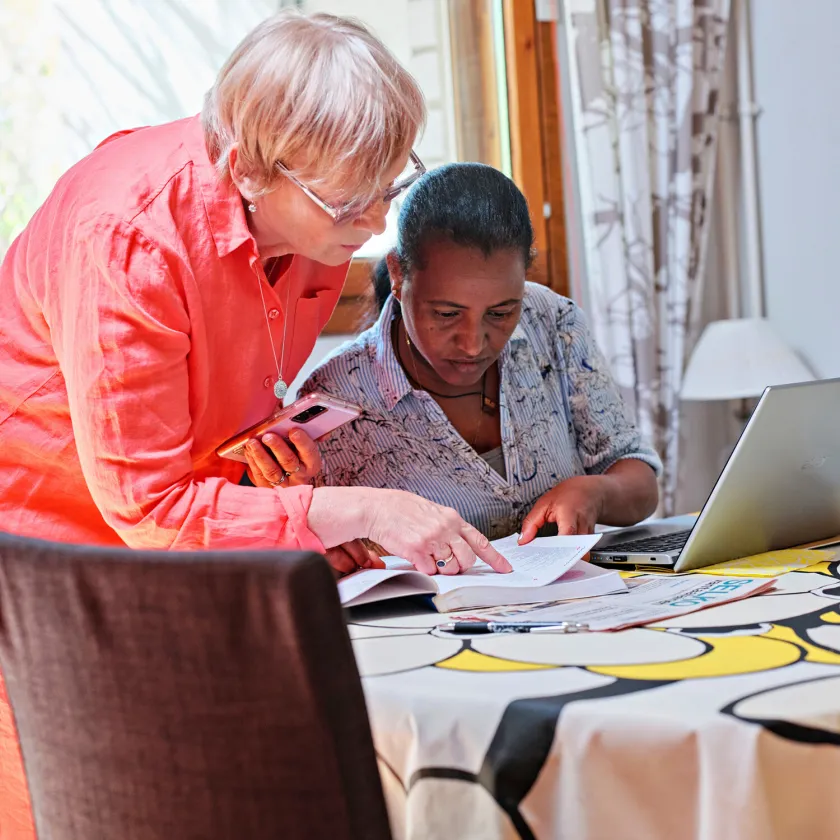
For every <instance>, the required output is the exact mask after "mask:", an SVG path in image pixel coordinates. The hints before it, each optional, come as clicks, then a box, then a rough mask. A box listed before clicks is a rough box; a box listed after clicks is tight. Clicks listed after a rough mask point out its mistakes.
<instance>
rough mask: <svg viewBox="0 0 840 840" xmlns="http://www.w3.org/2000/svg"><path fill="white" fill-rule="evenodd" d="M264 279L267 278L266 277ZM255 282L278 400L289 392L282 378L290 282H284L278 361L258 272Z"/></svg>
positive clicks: (277, 265)
mask: <svg viewBox="0 0 840 840" xmlns="http://www.w3.org/2000/svg"><path fill="white" fill-rule="evenodd" d="M276 259H277V260H278V262H277V263H276V265H274V266H272V268H271V273H272V274H274V273H275V272H276V271H277V270H279V266H280V261H279V259H280V258H279V257H278V258H276ZM266 280H268V278H267V277H266ZM289 280H290V281H291V278H289ZM257 283H258V284H259V287H260V300H261V301H262V307H263V315H265V326H266V329H267V330H268V340H269V341H270V342H271V353H272V355H273V356H274V366H275V367H276V368H277V381H276V382H275V383H274V396H275V397H277V399H278V400H282V399H283V398H284V397H285V396H286V394H288V393H289V386H288V385H287V384H286V381H285V380H284V379H283V365H284V363H285V361H286V327H287V325H288V323H289V293H290V291H291V288H292V284H291V282H289V283H287V284H286V305H285V307H284V309H283V344H282V345H281V347H280V361H279V362H278V361H277V348H276V347H275V346H274V336H273V335H272V334H271V321H270V320H269V317H268V309H267V308H266V305H265V292H263V287H262V279H261V278H260V276H259V274H258V275H257Z"/></svg>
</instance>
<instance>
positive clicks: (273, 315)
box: [268, 309, 280, 321]
mask: <svg viewBox="0 0 840 840" xmlns="http://www.w3.org/2000/svg"><path fill="white" fill-rule="evenodd" d="M279 314H280V310H279V309H269V310H268V317H269V318H271V320H272V321H273V320H274V319H275V318H276V317H277V316H278V315H279Z"/></svg>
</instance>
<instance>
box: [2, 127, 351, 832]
mask: <svg viewBox="0 0 840 840" xmlns="http://www.w3.org/2000/svg"><path fill="white" fill-rule="evenodd" d="M346 272H347V266H346V265H344V266H341V267H338V268H331V267H327V266H324V265H320V264H318V263H315V262H312V261H310V260H306V259H302V258H300V257H295V258H294V259H293V260H292V262H291V265H290V267H289V269H288V272H287V274H286V276H284V277H283V278H282V280H281V281H280V283H278V286H279V287H280V288H281V291H282V293H281V294H279V295H278V294H277V292H276V291H275V289H274V288H272V287H271V286H270V285H269V284H268V283H267V282H266V279H265V275H264V273H263V270H262V267H261V264H260V261H259V255H258V253H257V248H256V243H255V242H254V239H253V237H252V236H251V234H250V232H249V230H248V225H247V222H246V220H245V211H244V208H243V206H242V200H241V198H240V195H239V193H238V192H237V190H236V189H235V188H234V187H233V186H232V185H230V184H226V183H223V182H222V181H220V180H219V178H218V177H217V175H216V172H215V170H214V169H213V166H212V165H211V163H210V160H209V159H208V157H207V152H206V150H205V147H204V140H203V134H202V130H201V125H200V122H199V119H198V118H197V117H194V118H191V119H186V120H181V121H179V122H174V123H169V124H167V125H162V126H158V127H154V128H143V129H139V130H135V131H130V132H121V133H120V134H117V135H114V136H113V137H111V138H109V139H108V140H106V141H105V143H103V144H102V145H101V146H100V147H99V148H98V149H96V150H95V151H94V152H93V153H92V154H91V155H89V156H88V157H87V158H85V159H84V160H82V161H81V162H80V163H78V164H77V165H76V166H74V167H73V168H72V169H71V170H70V171H69V172H68V173H67V174H66V175H64V177H62V178H61V180H60V181H59V182H58V184H57V185H56V187H55V189H54V190H53V192H52V194H51V195H50V196H49V198H48V199H47V200H46V202H45V203H44V205H43V206H42V207H41V208H40V209H39V210H38V212H37V213H36V214H35V216H34V217H33V219H32V221H31V222H30V223H29V225H28V227H27V228H26V230H24V232H23V233H22V234H21V235H20V237H18V239H17V240H16V241H15V242H14V244H13V245H12V247H11V249H10V251H9V253H8V254H7V256H6V259H5V261H4V262H3V265H2V268H0V301H2V303H0V528H2V529H3V530H5V531H9V532H12V533H17V534H21V535H24V536H37V537H41V538H44V539H50V540H59V541H63V542H84V543H100V544H120V543H125V544H126V545H128V546H132V547H141V546H142V547H145V548H161V549H197V548H215V549H222V548H278V547H280V548H314V549H316V550H322V549H323V546H322V545H321V543H320V540H318V538H317V537H316V536H315V535H314V534H313V533H312V532H311V531H310V530H309V529H308V527H307V525H306V515H307V512H308V509H309V503H310V501H311V498H312V490H311V488H310V487H302V488H291V489H286V490H273V489H258V488H254V487H242V486H239V484H238V482H239V480H240V479H241V477H242V473H243V467H242V466H241V465H240V464H237V463H235V462H232V461H226V460H223V459H220V458H218V457H217V456H216V454H215V449H216V447H217V446H218V445H219V444H220V443H222V442H223V441H225V440H226V439H227V438H229V437H230V436H231V435H233V434H235V433H236V432H239V431H241V430H242V429H244V428H247V427H248V426H249V425H251V424H252V423H255V422H257V421H258V420H261V419H263V418H264V417H266V416H267V415H268V414H270V413H271V412H272V411H273V410H274V409H275V408H276V405H277V404H276V400H275V398H274V395H273V391H272V387H273V383H274V381H275V379H276V378H277V370H276V367H275V363H274V357H273V355H272V351H271V344H270V342H269V337H268V327H267V325H266V311H265V310H264V308H263V304H262V301H261V298H260V284H262V288H263V293H264V295H265V302H266V304H265V306H266V310H267V315H268V323H269V324H270V329H271V332H272V335H273V337H274V343H275V345H276V347H277V349H278V354H279V353H280V348H281V347H282V345H283V342H284V341H285V343H286V349H285V365H284V367H283V376H284V378H285V379H286V381H287V382H291V380H292V379H293V378H294V376H295V375H296V374H297V372H298V371H299V370H300V368H301V365H302V364H303V362H304V361H305V360H306V358H307V357H308V356H309V354H310V351H311V350H312V347H313V345H314V343H315V339H316V337H317V336H318V334H319V333H320V332H321V330H322V329H323V327H324V325H325V324H326V323H327V320H328V319H329V317H330V315H331V313H332V311H333V309H334V308H335V305H336V303H337V302H338V297H339V294H340V291H341V287H342V285H343V283H344V279H345V276H346ZM287 283H289V284H290V285H288V286H287V285H286V284H287ZM287 289H288V292H289V296H288V302H289V307H288V311H286V309H285V305H286V301H287V296H286V290H287ZM0 837H2V838H3V840H31V838H33V837H34V829H33V826H32V816H31V810H30V807H29V799H28V795H27V789H26V783H25V779H24V776H23V767H22V764H21V760H20V753H19V750H18V747H17V742H16V738H15V735H14V724H13V721H12V718H11V715H10V710H9V707H8V705H7V699H6V695H5V690H4V687H3V685H2V680H0Z"/></svg>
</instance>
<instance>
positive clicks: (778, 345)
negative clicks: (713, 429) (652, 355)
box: [681, 318, 814, 400]
mask: <svg viewBox="0 0 840 840" xmlns="http://www.w3.org/2000/svg"><path fill="white" fill-rule="evenodd" d="M813 378H814V376H813V374H812V373H811V371H810V370H808V368H807V367H806V366H805V364H804V363H803V362H802V360H801V359H800V358H799V357H798V356H797V355H796V354H795V353H794V352H793V350H791V349H790V347H788V345H787V344H786V343H785V342H784V341H783V340H782V338H781V337H780V336H779V334H778V333H777V332H776V331H775V330H774V329H773V326H772V325H771V324H770V322H769V321H767V320H766V319H764V318H733V319H732V320H729V321H713V322H712V323H711V324H709V325H708V326H707V327H706V329H705V330H704V331H703V334H702V335H701V336H700V340H699V341H698V342H697V346H696V347H695V348H694V352H693V353H692V354H691V360H690V361H689V363H688V367H687V368H686V371H685V376H684V377H683V385H682V391H681V396H682V398H683V399H684V400H736V399H742V398H746V397H757V396H760V395H761V393H762V392H763V391H764V389H765V388H766V387H767V386H768V385H787V384H789V383H791V382H809V381H811V380H812V379H813Z"/></svg>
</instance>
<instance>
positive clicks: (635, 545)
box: [596, 529, 691, 554]
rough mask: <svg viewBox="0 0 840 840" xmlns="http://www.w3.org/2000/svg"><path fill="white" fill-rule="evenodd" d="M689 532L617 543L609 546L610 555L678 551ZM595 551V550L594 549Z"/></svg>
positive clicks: (686, 540)
mask: <svg viewBox="0 0 840 840" xmlns="http://www.w3.org/2000/svg"><path fill="white" fill-rule="evenodd" d="M689 534H691V530H690V529H689V530H687V531H675V532H674V533H673V534H663V535H662V536H661V537H647V538H646V539H643V540H632V541H631V542H626V543H619V544H618V545H612V546H610V549H609V552H610V554H615V553H617V552H625V551H626V552H627V553H628V554H665V553H667V552H669V551H679V550H680V549H682V547H683V546H684V545H685V544H686V543H687V542H688V537H689ZM596 551H597V549H596Z"/></svg>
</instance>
